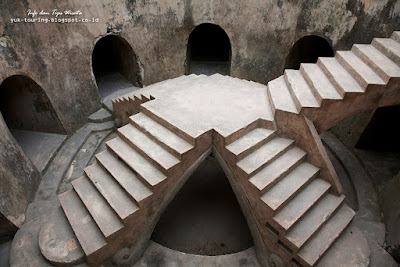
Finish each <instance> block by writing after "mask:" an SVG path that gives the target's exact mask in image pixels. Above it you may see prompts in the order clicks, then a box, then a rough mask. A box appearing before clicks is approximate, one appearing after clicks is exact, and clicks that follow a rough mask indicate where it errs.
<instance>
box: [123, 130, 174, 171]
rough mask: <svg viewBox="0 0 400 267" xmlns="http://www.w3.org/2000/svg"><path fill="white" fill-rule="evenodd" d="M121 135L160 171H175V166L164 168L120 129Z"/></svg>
mask: <svg viewBox="0 0 400 267" xmlns="http://www.w3.org/2000/svg"><path fill="white" fill-rule="evenodd" d="M118 135H119V137H121V139H122V140H124V141H125V142H126V143H127V144H129V145H130V146H131V147H132V148H133V149H134V150H135V151H136V152H138V153H139V154H140V155H141V156H142V157H144V158H145V159H146V160H148V161H150V162H151V163H152V164H153V165H154V166H155V167H156V168H157V169H158V170H159V171H161V172H162V173H163V174H165V175H167V176H168V174H169V173H170V172H171V171H173V169H174V167H176V165H175V166H173V167H171V168H169V169H167V168H164V167H163V166H162V165H161V164H160V163H158V162H157V161H156V160H154V159H153V158H152V157H150V156H149V155H147V153H146V152H145V151H143V150H141V149H140V148H139V147H138V146H137V145H136V144H134V143H133V142H131V141H130V140H129V139H128V138H127V137H126V136H124V135H123V134H122V133H121V132H120V131H118Z"/></svg>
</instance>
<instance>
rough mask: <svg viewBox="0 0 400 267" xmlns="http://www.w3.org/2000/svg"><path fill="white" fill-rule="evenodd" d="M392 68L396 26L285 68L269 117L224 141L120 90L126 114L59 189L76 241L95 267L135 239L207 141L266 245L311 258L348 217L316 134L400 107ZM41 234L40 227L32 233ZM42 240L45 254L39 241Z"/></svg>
mask: <svg viewBox="0 0 400 267" xmlns="http://www.w3.org/2000/svg"><path fill="white" fill-rule="evenodd" d="M399 66H400V32H394V33H393V35H392V37H391V38H388V39H380V38H377V39H374V41H373V42H372V44H371V45H354V46H353V49H352V50H351V51H346V52H337V53H336V55H335V57H334V58H320V59H319V60H318V62H317V63H316V64H301V68H300V70H286V71H285V73H284V75H282V76H281V77H278V78H277V79H275V80H273V81H271V82H269V83H268V98H269V99H267V101H268V100H269V101H270V105H271V108H272V111H273V114H274V122H273V123H264V124H258V123H252V124H250V125H251V126H244V128H243V129H245V128H246V129H245V130H243V129H242V130H240V131H238V132H237V133H234V134H232V135H231V136H230V137H229V138H228V137H222V136H220V135H218V133H216V131H209V132H206V133H204V134H203V135H201V136H199V137H198V138H193V137H191V136H190V135H189V134H187V133H185V132H183V131H182V130H180V129H179V128H178V127H176V126H174V125H172V124H171V123H169V122H168V121H165V120H163V119H162V118H160V117H159V116H156V115H154V114H152V112H151V111H150V110H148V109H146V108H143V107H142V106H141V104H142V103H144V102H147V101H150V100H151V99H152V96H151V95H143V96H142V98H138V97H137V99H136V98H135V97H133V98H132V97H131V98H129V97H127V98H125V99H124V98H120V99H119V100H118V101H115V102H114V105H123V108H122V109H121V110H122V111H123V112H122V113H123V114H122V113H121V114H120V115H121V116H122V119H121V121H123V120H125V121H128V122H129V123H128V124H126V125H125V126H123V127H121V128H119V129H118V137H117V138H115V139H113V140H110V141H108V142H107V150H106V151H104V152H101V153H99V154H98V155H96V159H97V161H96V163H95V164H93V165H91V166H88V167H86V168H85V173H84V175H83V176H82V177H80V178H79V179H77V180H75V181H73V182H72V186H73V188H72V189H71V190H69V191H67V192H65V193H63V194H61V195H60V196H59V200H60V203H61V207H62V210H63V214H64V215H65V217H66V218H67V220H68V222H69V225H70V226H71V228H72V230H73V236H74V237H73V238H76V241H77V242H78V243H79V245H80V247H81V248H82V251H83V254H84V257H85V258H86V260H87V262H88V263H89V264H90V265H94V266H97V265H100V264H102V263H103V262H105V261H107V260H108V259H110V257H111V256H112V255H114V254H115V253H116V252H117V251H119V250H120V249H122V248H124V247H126V246H132V245H133V246H135V245H137V246H142V245H143V243H144V242H145V241H148V239H149V238H150V235H151V232H152V229H153V228H154V226H155V224H156V223H157V221H158V218H159V216H160V213H161V212H162V210H163V208H165V205H166V203H168V199H171V198H172V197H173V196H174V194H176V192H177V190H179V185H181V184H182V183H183V179H182V177H183V176H185V175H186V174H187V173H188V172H189V171H190V169H191V168H192V166H193V165H194V164H195V162H196V161H197V160H198V159H199V158H200V157H201V156H202V155H204V153H206V151H208V150H209V149H210V148H211V147H212V146H214V147H215V148H216V149H217V151H218V152H220V154H221V155H222V157H223V158H224V160H225V161H226V163H227V165H228V167H229V169H230V170H231V171H232V173H233V174H234V177H235V179H237V182H238V184H240V186H241V191H240V195H241V196H243V197H244V198H245V199H246V203H248V205H249V206H250V210H251V211H252V212H253V213H254V216H255V221H256V224H257V228H258V231H259V233H260V235H261V237H262V241H263V242H264V243H265V245H266V247H267V248H268V250H269V251H271V252H272V253H274V254H276V255H279V257H280V258H281V259H282V260H283V261H284V262H285V263H291V264H294V265H302V266H314V265H318V262H320V261H321V259H323V258H324V257H325V256H326V255H327V252H328V251H329V250H331V249H332V247H333V244H334V243H335V242H337V240H338V239H340V238H341V237H342V236H343V234H344V233H345V230H346V229H347V228H348V227H349V225H350V223H351V221H352V219H353V217H354V215H355V212H354V211H353V210H352V209H351V208H349V207H348V206H347V205H346V204H345V203H344V198H345V197H344V196H343V195H342V194H341V190H340V184H337V177H336V178H335V173H334V170H333V167H332V166H331V163H330V161H329V159H328V158H327V156H326V152H325V150H324V148H323V146H322V143H321V142H320V139H319V137H318V132H321V131H323V130H326V129H329V128H330V127H331V126H333V125H334V124H335V123H337V122H339V121H340V120H343V119H344V118H346V117H348V116H350V115H352V114H355V113H357V112H360V111H363V110H367V109H372V108H377V107H379V106H385V105H393V104H400V89H399V88H400V87H399V81H400V67H399ZM191 79H192V77H189V78H184V79H182V80H185V82H186V83H190V82H191ZM171 84H172V85H173V83H171ZM171 84H169V86H171ZM168 90H169V89H168ZM133 102H135V103H133ZM130 105H133V106H132V107H131V108H130V107H129V106H130ZM171 108H172V107H171ZM130 112H132V114H134V115H133V116H131V117H129V116H130V115H131V114H130ZM128 118H129V119H128ZM266 125H269V126H268V127H266ZM271 125H272V126H271ZM314 125H315V128H314ZM233 136H234V137H235V138H233ZM49 238H50V237H48V236H46V235H45V232H44V231H42V232H41V237H40V240H46V239H49ZM40 248H41V251H42V254H43V255H44V257H46V258H47V259H49V260H50V259H51V258H53V257H52V255H51V254H52V253H55V252H54V251H52V249H51V246H50V245H48V243H46V242H42V243H40ZM53 263H57V264H63V262H53Z"/></svg>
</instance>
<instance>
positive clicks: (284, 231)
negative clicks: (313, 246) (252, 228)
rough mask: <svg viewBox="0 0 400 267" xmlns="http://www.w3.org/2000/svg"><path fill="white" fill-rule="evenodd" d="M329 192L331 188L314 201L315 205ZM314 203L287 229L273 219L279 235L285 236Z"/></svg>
mask: <svg viewBox="0 0 400 267" xmlns="http://www.w3.org/2000/svg"><path fill="white" fill-rule="evenodd" d="M328 192H329V190H326V191H325V192H324V193H323V194H322V195H321V196H320V197H319V198H318V199H317V200H316V201H315V202H314V205H315V204H316V203H317V202H318V201H319V200H321V199H322V198H323V197H324V196H326V194H328ZM314 205H312V206H310V207H308V209H307V210H306V211H305V212H304V213H303V214H302V215H301V216H300V217H299V218H298V219H297V221H296V222H294V223H293V224H292V225H290V226H289V227H288V228H287V229H285V228H283V227H282V226H281V225H280V224H279V223H278V222H276V221H275V220H274V219H273V220H271V225H272V226H273V227H274V228H275V229H276V230H277V231H278V232H279V236H281V237H284V236H285V234H286V233H287V232H288V231H290V229H292V228H293V226H294V225H295V224H296V223H297V222H299V221H300V220H301V219H302V218H303V217H304V215H306V213H307V212H308V211H309V210H310V209H311V208H312V207H313V206H314Z"/></svg>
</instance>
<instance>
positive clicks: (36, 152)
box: [10, 130, 67, 173]
mask: <svg viewBox="0 0 400 267" xmlns="http://www.w3.org/2000/svg"><path fill="white" fill-rule="evenodd" d="M10 131H11V133H12V135H13V136H14V138H15V139H16V140H17V142H18V144H19V145H20V146H21V148H22V149H23V150H24V152H25V154H26V155H27V156H28V157H29V158H30V159H31V160H32V163H33V164H34V165H35V166H36V168H37V169H38V171H39V172H41V173H44V172H45V171H46V168H47V167H48V164H49V163H50V162H51V160H52V159H53V157H54V156H55V154H56V153H57V152H58V150H59V149H60V147H61V146H62V144H63V143H64V141H65V139H67V136H66V135H63V134H53V133H41V132H32V131H24V130H10Z"/></svg>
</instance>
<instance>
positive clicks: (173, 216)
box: [152, 155, 253, 256]
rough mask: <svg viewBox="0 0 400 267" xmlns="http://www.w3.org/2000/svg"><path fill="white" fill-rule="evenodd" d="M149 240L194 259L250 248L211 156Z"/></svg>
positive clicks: (245, 228)
mask: <svg viewBox="0 0 400 267" xmlns="http://www.w3.org/2000/svg"><path fill="white" fill-rule="evenodd" d="M152 240H153V241H156V242H157V243H159V244H161V245H163V246H165V247H168V248H170V249H173V250H178V251H181V252H185V253H190V254H197V255H209V256H212V255H225V254H231V253H236V252H239V251H243V250H245V249H247V248H249V247H251V246H253V238H252V236H251V233H250V230H249V228H248V225H247V222H246V219H245V217H244V215H243V213H242V210H241V208H240V206H239V203H238V201H237V199H236V196H235V194H234V192H233V190H232V187H231V185H230V183H229V181H228V178H227V177H226V175H225V173H224V171H223V170H222V168H221V166H220V165H219V163H218V161H217V160H216V159H215V158H214V157H213V156H212V155H211V156H209V157H208V158H207V159H206V160H205V161H203V163H201V164H200V166H199V167H198V168H197V170H196V171H195V172H194V173H193V174H192V176H191V177H189V179H188V181H187V182H186V183H185V184H184V186H183V187H182V189H181V190H180V191H179V192H178V194H177V195H176V196H175V198H174V199H173V200H172V201H171V203H170V204H169V206H168V207H167V208H166V210H165V211H164V213H163V214H162V216H161V218H160V220H159V222H158V224H157V226H156V227H155V229H154V232H153V235H152Z"/></svg>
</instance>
